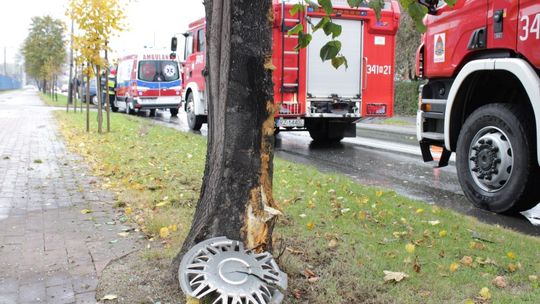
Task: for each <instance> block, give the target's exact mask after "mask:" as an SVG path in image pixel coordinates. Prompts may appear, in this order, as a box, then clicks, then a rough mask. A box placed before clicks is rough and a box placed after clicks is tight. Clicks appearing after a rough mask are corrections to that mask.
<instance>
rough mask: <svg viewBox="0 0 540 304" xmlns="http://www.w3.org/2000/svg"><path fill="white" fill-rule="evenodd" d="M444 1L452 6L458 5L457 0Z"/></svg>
mask: <svg viewBox="0 0 540 304" xmlns="http://www.w3.org/2000/svg"><path fill="white" fill-rule="evenodd" d="M444 2H446V4H448V5H450V6H454V5H456V0H444Z"/></svg>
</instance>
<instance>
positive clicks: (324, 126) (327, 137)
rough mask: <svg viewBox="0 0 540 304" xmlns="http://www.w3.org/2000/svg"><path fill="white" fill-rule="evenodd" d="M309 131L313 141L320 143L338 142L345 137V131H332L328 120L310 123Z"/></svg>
mask: <svg viewBox="0 0 540 304" xmlns="http://www.w3.org/2000/svg"><path fill="white" fill-rule="evenodd" d="M308 131H309V135H310V136H311V138H312V139H313V141H315V142H318V143H338V142H340V141H341V140H342V139H343V137H345V136H344V134H343V132H336V130H333V132H331V130H330V126H329V123H328V122H318V123H313V124H310V125H309V126H308Z"/></svg>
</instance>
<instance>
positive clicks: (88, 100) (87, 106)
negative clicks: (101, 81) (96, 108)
mask: <svg viewBox="0 0 540 304" xmlns="http://www.w3.org/2000/svg"><path fill="white" fill-rule="evenodd" d="M85 98H86V132H90V73H88V74H86V96H85Z"/></svg>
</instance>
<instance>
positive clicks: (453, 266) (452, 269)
mask: <svg viewBox="0 0 540 304" xmlns="http://www.w3.org/2000/svg"><path fill="white" fill-rule="evenodd" d="M448 269H450V272H456V271H457V270H458V269H459V264H458V263H452V264H450V266H449V267H448Z"/></svg>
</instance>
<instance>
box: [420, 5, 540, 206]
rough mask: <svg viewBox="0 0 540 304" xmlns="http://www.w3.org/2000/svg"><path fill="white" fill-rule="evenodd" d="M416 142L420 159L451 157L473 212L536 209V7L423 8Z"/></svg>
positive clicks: (539, 140) (539, 172) (539, 97)
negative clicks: (435, 152) (435, 153)
mask: <svg viewBox="0 0 540 304" xmlns="http://www.w3.org/2000/svg"><path fill="white" fill-rule="evenodd" d="M422 2H423V3H424V4H425V5H427V6H428V7H429V11H430V14H429V15H428V16H427V17H426V19H425V23H426V25H427V32H426V33H425V34H424V36H423V39H422V45H421V46H420V48H419V50H418V59H417V61H418V63H417V65H418V71H417V73H418V74H419V76H421V77H423V78H425V79H427V80H428V82H427V83H426V85H424V86H423V88H422V90H421V92H420V104H419V106H420V109H419V112H418V120H417V121H418V122H417V128H418V140H419V141H420V146H421V149H422V154H423V156H424V160H426V161H430V160H433V158H432V156H431V153H430V149H429V147H430V146H439V147H443V149H444V152H443V154H442V157H441V161H440V166H445V165H447V164H448V160H449V157H450V154H451V153H452V152H456V168H457V173H458V178H459V182H460V184H461V188H462V189H463V192H464V193H465V195H466V196H467V198H469V200H471V201H472V202H473V203H474V205H475V206H477V207H479V208H483V209H487V210H490V211H494V212H507V211H521V210H525V209H528V208H531V207H533V206H534V205H536V204H538V203H539V202H540V190H539V187H538V186H539V184H538V182H539V181H540V167H539V165H538V164H539V160H540V2H539V1H537V0H512V1H509V0H457V1H456V3H455V5H454V6H453V7H451V6H449V5H447V4H445V3H444V2H443V1H437V0H430V1H422Z"/></svg>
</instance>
